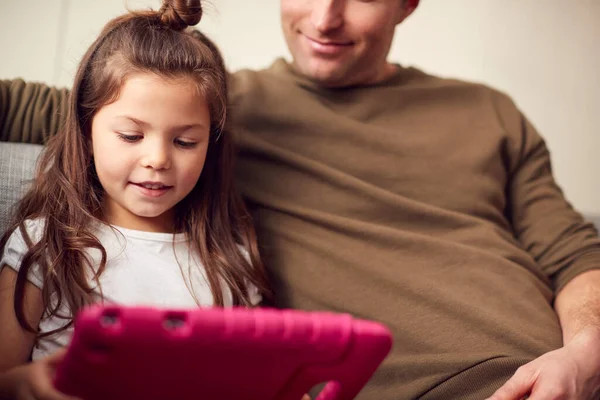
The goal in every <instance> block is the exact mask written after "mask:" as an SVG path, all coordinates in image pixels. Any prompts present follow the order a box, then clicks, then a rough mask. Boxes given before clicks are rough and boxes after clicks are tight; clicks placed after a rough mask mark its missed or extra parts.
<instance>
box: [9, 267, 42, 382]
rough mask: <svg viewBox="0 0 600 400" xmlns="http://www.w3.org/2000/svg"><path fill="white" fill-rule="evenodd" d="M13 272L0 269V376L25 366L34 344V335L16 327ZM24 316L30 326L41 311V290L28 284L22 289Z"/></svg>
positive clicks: (34, 325)
mask: <svg viewBox="0 0 600 400" xmlns="http://www.w3.org/2000/svg"><path fill="white" fill-rule="evenodd" d="M16 282H17V273H16V272H15V271H14V270H13V269H12V268H10V267H8V266H6V265H5V266H3V268H2V269H0V338H2V340H0V355H1V357H0V373H1V372H6V371H7V370H9V369H11V368H13V367H16V366H19V365H22V364H25V363H26V362H27V361H28V360H29V355H30V354H31V350H32V349H33V345H34V344H35V334H33V333H31V332H27V331H26V330H25V329H23V328H22V327H21V325H19V322H18V321H17V317H16V315H15V309H14V294H15V284H16ZM24 306H25V310H24V311H25V316H26V318H27V321H28V322H29V324H30V325H31V326H33V327H37V326H38V325H39V322H40V319H41V317H42V312H43V310H44V305H43V302H42V291H41V290H40V289H39V288H37V287H35V285H33V284H32V283H29V282H27V283H26V287H25V304H24Z"/></svg>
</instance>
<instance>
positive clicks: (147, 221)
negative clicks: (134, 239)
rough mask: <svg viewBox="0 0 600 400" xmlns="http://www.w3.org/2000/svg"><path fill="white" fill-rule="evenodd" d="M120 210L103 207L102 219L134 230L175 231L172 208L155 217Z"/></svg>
mask: <svg viewBox="0 0 600 400" xmlns="http://www.w3.org/2000/svg"><path fill="white" fill-rule="evenodd" d="M122 211H123V210H115V209H112V208H111V207H104V209H103V216H102V220H103V221H104V222H106V223H108V224H110V225H115V226H118V227H121V228H125V229H131V230H135V231H143V232H155V233H176V229H175V224H174V223H173V221H174V219H175V218H174V212H173V210H169V211H167V212H164V213H163V214H161V215H159V216H156V217H140V216H138V215H132V214H130V213H124V212H122Z"/></svg>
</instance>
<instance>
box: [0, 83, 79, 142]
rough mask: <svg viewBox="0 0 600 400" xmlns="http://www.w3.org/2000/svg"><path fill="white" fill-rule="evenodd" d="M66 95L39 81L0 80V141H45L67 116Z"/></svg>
mask: <svg viewBox="0 0 600 400" xmlns="http://www.w3.org/2000/svg"><path fill="white" fill-rule="evenodd" d="M68 95H69V92H68V90H66V89H56V88H51V87H49V86H47V85H44V84H42V83H32V82H25V81H23V80H21V79H15V80H0V141H5V142H24V143H38V144H42V143H45V142H46V141H47V140H48V138H49V137H50V136H53V135H55V134H56V132H58V130H59V129H60V128H61V126H62V123H63V121H64V120H65V118H66V116H67V109H68V106H69V104H68Z"/></svg>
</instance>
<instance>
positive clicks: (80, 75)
mask: <svg viewBox="0 0 600 400" xmlns="http://www.w3.org/2000/svg"><path fill="white" fill-rule="evenodd" d="M187 3H188V2H186V1H184V0H170V1H168V0H165V1H164V2H163V6H162V8H161V9H160V10H159V11H158V12H153V11H146V12H132V13H128V14H126V15H123V16H121V17H118V18H116V19H114V20H112V21H111V22H109V23H108V24H107V25H106V27H105V28H104V30H103V31H102V33H101V34H100V36H99V37H98V39H97V40H96V41H95V42H94V43H93V44H92V46H91V47H90V48H89V50H88V51H87V53H86V54H85V55H84V57H83V60H82V61H81V64H80V65H79V69H78V71H77V75H76V77H75V82H74V85H73V90H72V93H71V97H70V108H69V114H68V116H67V123H66V125H65V127H64V129H63V130H62V131H61V132H60V134H58V135H57V136H55V137H54V138H53V139H52V140H51V141H50V142H49V143H48V146H47V149H46V150H45V153H44V154H43V156H42V158H41V159H40V165H39V169H38V172H37V175H36V178H35V180H34V183H33V186H32V188H31V190H30V191H29V192H28V193H27V194H26V196H25V197H24V198H23V200H22V201H21V202H20V203H19V205H18V208H17V212H16V216H15V221H14V224H13V226H12V228H11V229H10V230H9V231H8V232H7V233H6V234H5V235H4V236H3V237H2V239H1V240H0V256H1V259H0V338H1V340H0V371H2V372H3V374H2V375H1V376H0V398H2V397H3V396H4V397H9V398H52V399H63V398H66V397H65V396H64V395H62V394H60V393H58V392H56V391H55V390H54V389H53V388H52V385H51V383H50V382H51V374H52V369H53V365H54V363H55V362H56V361H57V360H58V359H60V354H61V353H60V352H59V353H58V354H59V355H56V354H54V355H53V356H50V357H49V355H51V354H52V353H55V351H56V350H57V349H58V348H60V347H63V346H65V345H66V344H67V343H68V341H69V337H70V331H71V329H72V326H71V325H72V319H73V316H74V315H76V314H77V312H78V311H79V310H81V308H82V307H83V306H85V305H87V304H90V303H93V302H97V301H105V302H107V301H114V302H117V303H120V304H126V305H135V304H146V305H155V306H169V307H190V306H197V305H199V306H211V305H217V306H232V305H247V306H251V305H255V304H257V303H258V302H259V301H260V299H261V293H262V294H264V293H267V287H266V279H265V276H264V271H263V267H262V265H261V262H260V260H259V256H258V250H257V245H256V241H255V234H254V230H253V228H252V225H251V221H250V217H249V215H248V213H247V212H246V210H245V208H244V205H243V203H242V201H241V199H240V197H239V196H238V194H237V193H236V192H235V190H234V188H233V184H232V160H233V155H234V149H233V147H232V146H233V144H232V138H231V135H230V133H229V132H228V131H227V129H226V115H227V104H226V103H227V86H226V73H225V69H224V66H223V62H222V58H221V56H220V54H219V52H218V51H217V49H216V48H215V46H214V45H213V43H211V42H210V41H209V40H208V39H207V38H206V37H205V36H203V35H202V34H201V33H200V32H198V31H196V30H192V29H191V28H188V26H192V25H195V24H197V23H198V22H199V21H200V18H201V15H202V8H201V5H200V1H199V0H196V1H191V2H190V3H191V5H188V4H187ZM30 357H31V358H32V359H33V360H34V362H33V363H29V364H26V362H27V361H28V359H29V358H30Z"/></svg>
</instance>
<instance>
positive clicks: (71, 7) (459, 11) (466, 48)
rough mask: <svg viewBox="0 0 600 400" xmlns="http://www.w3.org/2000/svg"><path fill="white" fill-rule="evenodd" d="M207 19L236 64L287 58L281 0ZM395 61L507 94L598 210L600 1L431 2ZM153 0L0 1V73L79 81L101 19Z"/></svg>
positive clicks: (215, 7)
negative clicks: (78, 69) (83, 58)
mask: <svg viewBox="0 0 600 400" xmlns="http://www.w3.org/2000/svg"><path fill="white" fill-rule="evenodd" d="M211 3H212V5H211V6H207V7H206V8H207V11H206V18H205V19H204V20H203V21H202V22H201V23H200V25H199V27H200V28H201V29H203V30H204V31H205V32H207V33H208V34H210V36H211V37H212V38H213V39H214V40H215V41H216V42H217V43H218V44H219V45H220V46H221V48H222V50H223V53H224V55H225V58H226V61H227V63H228V65H229V67H230V69H232V70H235V69H239V68H246V67H250V68H260V67H263V66H266V65H268V64H269V63H270V62H271V60H272V59H273V58H275V57H277V56H279V55H285V56H287V55H288V53H287V50H286V49H285V44H284V42H283V39H282V37H281V34H280V32H279V18H278V0H212V1H211ZM421 3H422V4H421V6H420V7H419V9H418V10H417V12H416V13H415V15H414V16H412V17H411V18H410V19H409V20H408V21H406V22H405V23H404V24H403V25H402V26H401V27H399V28H398V32H397V38H396V41H395V42H394V45H393V49H392V54H391V57H390V59H391V60H393V61H398V62H400V63H402V64H405V65H416V66H418V67H421V68H423V69H425V70H426V71H429V72H432V73H436V74H441V75H444V76H452V77H459V78H463V79H468V80H476V81H480V82H484V83H487V84H490V85H492V86H495V87H497V88H499V89H500V90H503V91H505V92H507V93H509V94H510V95H511V96H512V97H513V98H514V99H515V101H516V102H517V104H519V106H520V107H521V108H522V109H523V110H524V112H525V113H526V115H527V116H528V117H529V118H530V119H531V120H532V121H533V123H534V124H535V125H536V126H537V127H538V129H539V130H540V131H541V132H542V134H543V135H544V136H545V137H546V139H547V141H548V144H549V147H550V149H551V151H552V155H553V161H554V167H555V172H556V176H557V179H558V182H559V184H560V185H561V186H562V187H563V188H564V190H565V192H566V194H567V196H568V198H569V199H570V200H571V201H572V202H573V204H574V205H575V206H576V207H577V208H579V209H580V210H582V211H585V212H593V213H597V214H600V179H598V178H597V176H596V175H597V173H598V172H600V72H599V71H600V1H599V0H576V1H570V2H565V1H563V0H422V2H421ZM125 4H127V5H128V6H129V7H131V8H139V7H148V6H153V7H156V5H157V4H159V2H158V1H151V0H145V1H144V0H129V1H127V2H125V1H124V0H30V1H15V0H0V46H1V48H2V49H3V54H2V58H1V60H0V77H2V78H12V77H19V76H20V77H25V78H26V79H29V80H39V81H44V82H48V83H51V84H54V85H60V86H68V85H70V82H71V79H72V76H73V73H74V70H75V67H76V64H77V61H78V59H79V57H80V56H81V54H82V53H83V51H84V50H85V48H86V46H87V45H88V44H89V43H90V42H91V41H92V40H93V39H94V36H95V35H96V34H97V33H98V32H99V30H100V28H101V27H102V25H103V24H104V23H105V22H106V21H107V20H108V19H109V18H111V17H113V16H115V15H118V14H120V13H121V12H123V11H124V9H125Z"/></svg>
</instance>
